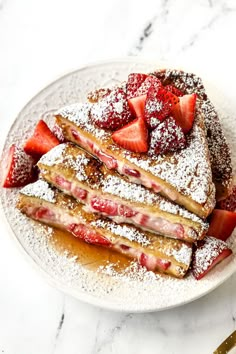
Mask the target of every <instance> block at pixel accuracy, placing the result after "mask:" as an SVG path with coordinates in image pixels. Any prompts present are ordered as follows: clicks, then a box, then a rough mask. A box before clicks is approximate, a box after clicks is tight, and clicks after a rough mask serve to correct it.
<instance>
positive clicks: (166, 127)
mask: <svg viewBox="0 0 236 354" xmlns="http://www.w3.org/2000/svg"><path fill="white" fill-rule="evenodd" d="M185 146H186V139H185V135H184V133H183V130H182V129H181V128H180V127H179V126H178V125H177V124H176V123H175V120H174V119H173V118H171V117H170V118H167V119H166V120H164V121H163V122H162V123H160V124H159V125H158V126H157V127H156V128H155V129H154V130H153V131H152V132H151V134H150V148H149V151H148V155H149V156H153V155H159V154H165V153H167V152H169V151H176V150H179V149H183V148H184V147H185Z"/></svg>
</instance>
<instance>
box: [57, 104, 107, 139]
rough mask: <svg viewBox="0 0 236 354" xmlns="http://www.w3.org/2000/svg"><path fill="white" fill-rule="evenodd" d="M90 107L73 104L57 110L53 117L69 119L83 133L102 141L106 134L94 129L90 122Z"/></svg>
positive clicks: (101, 130)
mask: <svg viewBox="0 0 236 354" xmlns="http://www.w3.org/2000/svg"><path fill="white" fill-rule="evenodd" d="M91 107H92V104H91V103H75V104H72V105H69V106H65V107H63V108H61V109H59V110H58V111H57V112H56V113H55V115H56V116H57V115H60V116H62V117H65V118H67V119H69V120H70V121H71V122H72V123H74V124H76V125H78V126H80V127H81V128H83V129H84V130H85V131H87V132H89V133H92V134H94V135H95V136H96V138H98V139H104V138H105V137H107V136H108V134H106V132H105V131H104V130H103V129H98V128H96V127H95V126H94V124H92V122H91V118H90V111H91Z"/></svg>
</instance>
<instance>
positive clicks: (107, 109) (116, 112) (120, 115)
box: [91, 88, 133, 130]
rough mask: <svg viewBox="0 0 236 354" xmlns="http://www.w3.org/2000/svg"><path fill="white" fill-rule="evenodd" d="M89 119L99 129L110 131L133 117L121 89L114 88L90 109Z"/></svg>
mask: <svg viewBox="0 0 236 354" xmlns="http://www.w3.org/2000/svg"><path fill="white" fill-rule="evenodd" d="M91 118H92V121H93V122H94V123H95V124H96V125H97V126H98V127H99V128H104V129H110V130H116V129H118V128H120V127H122V126H124V125H125V124H127V123H128V122H130V121H131V120H132V119H133V117H132V114H131V111H130V109H129V105H128V101H127V95H126V93H125V92H124V91H123V90H122V89H121V88H116V89H114V90H113V91H112V92H111V93H110V94H109V95H107V96H105V97H103V98H102V99H101V100H99V101H98V102H97V103H94V104H93V105H92V108H91Z"/></svg>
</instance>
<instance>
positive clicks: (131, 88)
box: [127, 73, 147, 99]
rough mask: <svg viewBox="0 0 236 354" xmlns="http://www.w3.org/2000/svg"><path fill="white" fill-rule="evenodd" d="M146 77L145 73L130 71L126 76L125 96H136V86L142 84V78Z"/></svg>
mask: <svg viewBox="0 0 236 354" xmlns="http://www.w3.org/2000/svg"><path fill="white" fill-rule="evenodd" d="M146 78H147V75H146V74H136V73H132V74H129V76H128V82H127V98H128V99H129V98H133V97H136V92H137V90H138V88H139V87H140V86H141V85H142V83H143V82H144V80H145V79H146Z"/></svg>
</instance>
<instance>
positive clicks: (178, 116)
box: [171, 93, 197, 134]
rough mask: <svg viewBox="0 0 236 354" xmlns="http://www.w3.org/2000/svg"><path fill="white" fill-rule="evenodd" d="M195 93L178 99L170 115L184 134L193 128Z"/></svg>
mask: <svg viewBox="0 0 236 354" xmlns="http://www.w3.org/2000/svg"><path fill="white" fill-rule="evenodd" d="M196 99H197V95H196V93H192V94H191V95H184V96H183V97H180V98H179V104H177V105H175V106H173V108H172V110H171V111H172V115H173V117H174V119H175V120H176V123H177V124H178V125H179V126H180V127H181V128H182V129H183V131H184V133H185V134H186V133H188V132H189V131H190V130H191V129H192V126H193V122H194V117H195V110H196Z"/></svg>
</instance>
